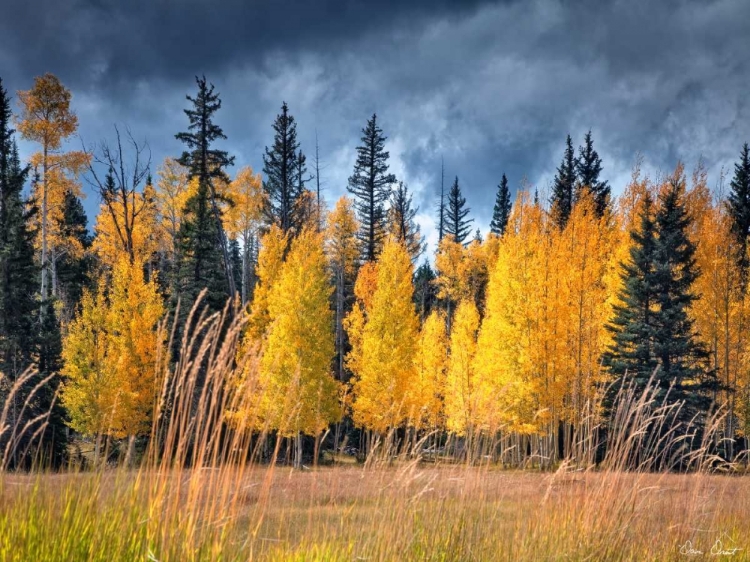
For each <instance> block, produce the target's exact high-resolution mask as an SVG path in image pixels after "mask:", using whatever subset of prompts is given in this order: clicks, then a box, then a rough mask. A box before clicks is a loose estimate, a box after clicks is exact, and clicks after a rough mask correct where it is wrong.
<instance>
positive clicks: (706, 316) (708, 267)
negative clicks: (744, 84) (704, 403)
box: [685, 164, 748, 456]
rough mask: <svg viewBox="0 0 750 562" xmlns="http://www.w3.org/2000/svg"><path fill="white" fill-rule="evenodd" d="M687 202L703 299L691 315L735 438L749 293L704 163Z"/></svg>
mask: <svg viewBox="0 0 750 562" xmlns="http://www.w3.org/2000/svg"><path fill="white" fill-rule="evenodd" d="M685 200H686V206H687V210H688V213H689V214H690V217H691V228H690V230H689V235H690V238H691V240H692V242H693V243H694V244H696V252H695V260H696V262H697V265H698V267H699V268H700V271H701V275H700V276H699V277H698V278H697V279H696V281H695V292H696V293H697V294H699V295H700V296H701V297H700V298H699V299H698V300H696V301H695V302H694V303H693V305H692V306H691V308H690V313H691V317H692V318H693V320H694V321H695V327H696V331H697V332H698V334H699V337H700V340H701V341H702V342H703V344H704V346H705V348H706V349H707V350H708V353H709V360H710V366H711V368H712V369H713V370H714V372H715V373H716V375H717V377H718V378H719V380H721V382H722V383H723V385H724V387H725V389H726V391H725V392H724V393H722V396H720V397H719V400H720V401H721V402H724V403H725V404H726V407H727V417H726V419H725V432H726V437H727V438H728V439H733V438H734V436H735V435H734V434H735V429H736V427H735V424H736V418H737V415H738V414H740V415H741V414H742V413H743V412H744V411H745V409H744V408H742V407H740V408H737V398H740V399H742V398H744V396H746V392H744V388H746V386H745V385H746V384H747V375H746V373H747V363H748V354H747V349H746V348H747V343H746V336H745V330H746V328H745V326H746V323H747V294H746V291H743V289H742V282H741V275H740V269H739V265H738V263H737V255H738V252H740V251H741V249H740V247H739V244H738V243H737V238H736V236H734V235H733V233H732V221H731V217H730V216H729V213H728V210H727V206H726V204H725V202H724V201H722V200H721V199H720V198H718V199H717V200H714V196H713V195H712V194H711V192H710V190H709V188H708V185H707V174H706V170H705V167H704V166H703V165H702V164H699V165H698V167H697V168H696V170H695V171H694V173H693V178H692V185H691V188H690V190H689V191H688V192H687V193H686V195H685ZM743 386H744V388H743ZM744 423H745V422H744V420H741V421H740V424H741V425H744ZM727 443H729V442H727ZM730 456H731V455H730Z"/></svg>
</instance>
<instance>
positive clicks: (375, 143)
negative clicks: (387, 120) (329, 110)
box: [348, 114, 396, 261]
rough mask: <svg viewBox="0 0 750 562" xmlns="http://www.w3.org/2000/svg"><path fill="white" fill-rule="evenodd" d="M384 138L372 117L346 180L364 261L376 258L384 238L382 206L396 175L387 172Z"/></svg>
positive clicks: (374, 115)
mask: <svg viewBox="0 0 750 562" xmlns="http://www.w3.org/2000/svg"><path fill="white" fill-rule="evenodd" d="M386 138H387V137H385V136H384V135H383V131H382V130H381V129H380V127H378V125H377V115H376V114H373V115H372V117H371V118H370V119H369V120H368V121H367V125H366V126H365V128H364V129H362V137H361V144H360V145H359V146H358V147H357V161H356V162H355V164H354V172H353V173H352V175H351V176H350V177H349V185H348V189H349V192H350V193H351V194H352V195H354V208H355V209H356V211H357V216H358V218H359V222H360V225H361V228H360V232H359V234H358V237H359V240H360V242H361V243H362V246H363V250H362V256H363V258H364V259H365V260H368V261H369V260H374V259H376V258H377V256H378V254H379V253H380V249H381V247H382V241H383V237H384V236H385V210H384V207H383V206H384V204H385V202H386V201H387V200H388V197H389V196H390V191H391V186H392V185H393V184H394V183H396V176H394V175H393V174H389V173H388V157H389V156H390V155H389V154H388V151H387V150H385V141H386Z"/></svg>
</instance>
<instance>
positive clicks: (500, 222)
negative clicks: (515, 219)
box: [490, 174, 513, 236]
mask: <svg viewBox="0 0 750 562" xmlns="http://www.w3.org/2000/svg"><path fill="white" fill-rule="evenodd" d="M512 205H513V202H512V201H511V199H510V189H509V188H508V178H506V177H505V174H503V177H502V179H501V180H500V185H498V186H497V197H496V198H495V208H494V209H493V211H492V222H490V232H492V233H493V234H496V235H497V236H502V235H503V234H504V233H505V228H506V226H507V225H508V219H510V210H511V207H512Z"/></svg>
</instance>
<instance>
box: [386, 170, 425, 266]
mask: <svg viewBox="0 0 750 562" xmlns="http://www.w3.org/2000/svg"><path fill="white" fill-rule="evenodd" d="M417 211H419V207H412V196H411V193H409V189H408V188H407V187H406V184H405V183H404V182H399V184H398V187H397V188H396V189H395V190H394V191H393V193H392V194H391V208H390V209H389V210H388V228H389V230H390V233H391V235H392V236H393V237H394V238H396V240H398V241H399V242H401V243H402V244H404V245H405V246H406V250H407V251H408V252H409V255H410V256H411V260H412V261H416V260H417V258H419V256H420V255H421V254H422V252H424V249H425V245H424V241H423V238H422V233H421V232H420V231H419V225H418V224H417V223H416V221H415V220H414V217H416V215H417Z"/></svg>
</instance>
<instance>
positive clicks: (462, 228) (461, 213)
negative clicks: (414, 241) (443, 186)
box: [445, 176, 474, 244]
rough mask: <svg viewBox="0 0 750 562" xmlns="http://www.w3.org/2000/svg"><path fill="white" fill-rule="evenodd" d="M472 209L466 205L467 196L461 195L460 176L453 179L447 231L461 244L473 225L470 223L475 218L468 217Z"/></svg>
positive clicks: (449, 198) (446, 221)
mask: <svg viewBox="0 0 750 562" xmlns="http://www.w3.org/2000/svg"><path fill="white" fill-rule="evenodd" d="M469 211H470V209H469V208H468V207H467V206H466V198H465V197H463V196H462V195H461V188H460V187H459V185H458V176H456V179H455V180H454V181H453V185H452V186H451V190H450V192H449V193H448V212H447V216H446V220H445V233H446V234H448V235H449V236H451V237H452V238H453V240H454V241H456V242H458V243H459V244H465V243H466V239H467V238H468V236H469V232H470V231H471V227H470V226H469V224H470V223H471V222H473V221H474V219H467V218H466V217H467V216H468V215H469Z"/></svg>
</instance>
